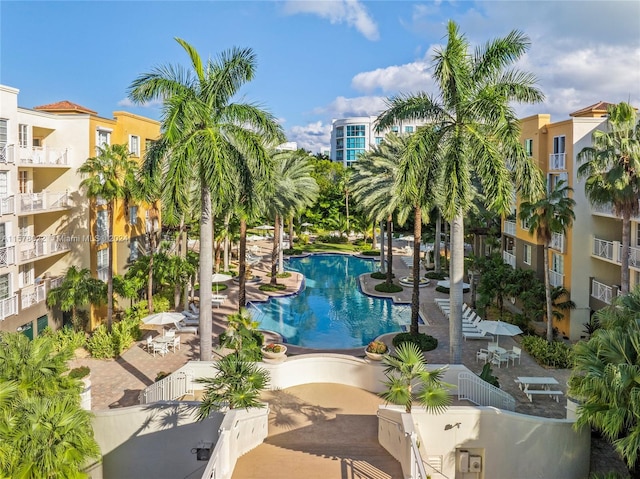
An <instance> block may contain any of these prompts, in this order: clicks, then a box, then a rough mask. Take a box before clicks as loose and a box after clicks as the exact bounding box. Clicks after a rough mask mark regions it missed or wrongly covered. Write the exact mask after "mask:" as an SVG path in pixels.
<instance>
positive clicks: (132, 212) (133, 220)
mask: <svg viewBox="0 0 640 479" xmlns="http://www.w3.org/2000/svg"><path fill="white" fill-rule="evenodd" d="M129 224H130V225H136V224H138V207H137V206H129Z"/></svg>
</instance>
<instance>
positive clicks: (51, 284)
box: [49, 276, 64, 291]
mask: <svg viewBox="0 0 640 479" xmlns="http://www.w3.org/2000/svg"><path fill="white" fill-rule="evenodd" d="M63 281H64V276H58V277H57V278H51V279H50V280H49V291H51V290H52V289H54V288H58V287H59V286H60V285H61V284H62V282H63Z"/></svg>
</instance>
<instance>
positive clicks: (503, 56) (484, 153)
mask: <svg viewBox="0 0 640 479" xmlns="http://www.w3.org/2000/svg"><path fill="white" fill-rule="evenodd" d="M447 30H448V39H447V44H446V45H445V46H444V47H442V48H438V49H437V50H436V52H435V55H434V59H433V60H434V61H433V78H434V80H435V82H436V87H437V89H438V95H437V96H431V95H429V94H427V93H425V92H418V93H415V94H406V95H400V96H397V97H395V98H391V99H390V100H389V105H388V106H389V107H388V109H387V110H386V111H385V112H383V113H382V114H381V115H380V116H379V117H378V128H379V129H381V130H382V129H385V128H389V127H391V126H393V125H396V124H397V122H398V121H402V120H406V119H416V118H420V119H423V120H426V121H427V122H431V123H433V124H434V125H435V126H436V127H437V132H436V135H435V138H433V139H429V141H430V143H431V144H430V145H428V146H430V147H437V152H436V155H437V159H438V161H440V162H442V177H441V181H440V182H439V184H446V185H447V187H446V188H445V189H444V191H443V201H442V205H441V206H442V213H443V215H444V217H445V218H446V219H447V220H448V221H450V222H451V240H452V241H451V243H452V244H451V263H450V273H449V276H450V277H451V290H450V299H451V313H450V318H449V334H450V351H449V354H450V361H451V363H454V364H459V363H460V362H461V361H462V282H463V275H464V215H465V212H466V211H468V209H469V208H470V206H471V202H472V198H473V187H472V177H473V176H474V175H475V176H477V177H478V178H479V180H480V182H481V183H482V186H483V188H484V191H485V194H486V196H487V198H489V205H488V206H489V207H490V208H491V209H493V210H495V211H497V212H500V213H506V212H507V211H508V210H509V206H510V202H511V197H512V195H511V192H512V190H513V182H514V180H515V183H516V186H517V187H518V188H520V192H521V194H522V195H523V196H524V197H525V198H529V197H530V195H531V193H532V192H534V191H536V190H540V189H541V188H542V179H541V177H540V173H539V171H538V170H537V168H536V166H535V164H534V162H533V161H532V160H530V159H529V158H527V155H526V154H525V151H524V148H523V146H522V145H521V144H520V141H519V137H520V127H519V123H518V119H517V117H516V114H515V111H514V110H513V108H512V107H511V102H527V103H535V102H538V101H541V100H542V99H543V98H544V96H543V94H542V93H541V92H540V90H538V89H537V88H536V87H535V78H534V77H533V76H532V75H531V74H528V73H524V72H521V71H519V70H517V69H508V67H510V66H511V65H513V64H514V63H515V62H517V61H518V59H519V58H520V57H522V55H524V53H525V52H526V51H527V49H528V47H529V39H528V38H527V37H526V36H525V35H524V34H522V33H520V32H518V31H512V32H511V33H509V34H508V35H507V36H506V37H504V38H498V39H495V40H491V41H489V42H487V43H486V44H485V45H484V46H482V47H478V48H476V50H475V52H470V46H469V43H468V41H467V40H466V38H465V37H464V36H463V35H462V34H461V33H460V32H459V31H458V27H457V25H456V24H455V23H454V22H452V21H450V22H449V24H448V27H447Z"/></svg>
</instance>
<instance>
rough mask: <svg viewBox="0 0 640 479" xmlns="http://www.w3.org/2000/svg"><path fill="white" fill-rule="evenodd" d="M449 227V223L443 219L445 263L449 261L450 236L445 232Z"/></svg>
mask: <svg viewBox="0 0 640 479" xmlns="http://www.w3.org/2000/svg"><path fill="white" fill-rule="evenodd" d="M448 227H449V223H447V222H446V221H445V223H444V264H445V265H447V264H448V261H449V257H450V255H449V239H450V238H451V235H450V234H447V228H448Z"/></svg>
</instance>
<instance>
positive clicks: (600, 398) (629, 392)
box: [569, 288, 640, 477]
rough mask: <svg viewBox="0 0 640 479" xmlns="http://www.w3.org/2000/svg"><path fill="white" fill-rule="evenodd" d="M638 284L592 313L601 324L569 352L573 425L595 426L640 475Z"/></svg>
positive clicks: (634, 474)
mask: <svg viewBox="0 0 640 479" xmlns="http://www.w3.org/2000/svg"><path fill="white" fill-rule="evenodd" d="M639 314H640V289H639V288H636V289H635V290H633V291H632V292H630V293H629V295H627V296H621V297H619V298H616V300H615V301H614V304H613V305H612V306H609V307H607V308H604V309H601V310H600V311H598V312H597V313H596V314H595V318H596V319H597V320H599V322H600V324H601V328H600V329H598V330H597V331H595V332H594V333H593V335H592V336H591V338H590V339H589V341H580V342H578V343H577V344H576V345H575V346H574V348H573V352H572V357H573V360H574V369H573V373H572V377H571V379H570V380H569V393H570V394H571V395H572V396H573V397H575V398H578V399H580V401H581V406H580V407H579V408H578V420H577V422H576V427H578V428H580V427H584V426H588V427H591V428H594V429H597V430H598V431H600V432H601V433H602V435H603V436H604V437H605V438H606V439H607V440H608V441H610V442H611V443H612V444H613V446H614V448H615V449H616V451H617V452H618V454H620V456H621V457H622V458H623V459H624V460H625V461H626V463H627V465H628V467H629V469H630V472H631V477H640V456H639V452H640V414H639V411H640V320H639V319H638V317H639V316H638V315H639Z"/></svg>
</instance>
